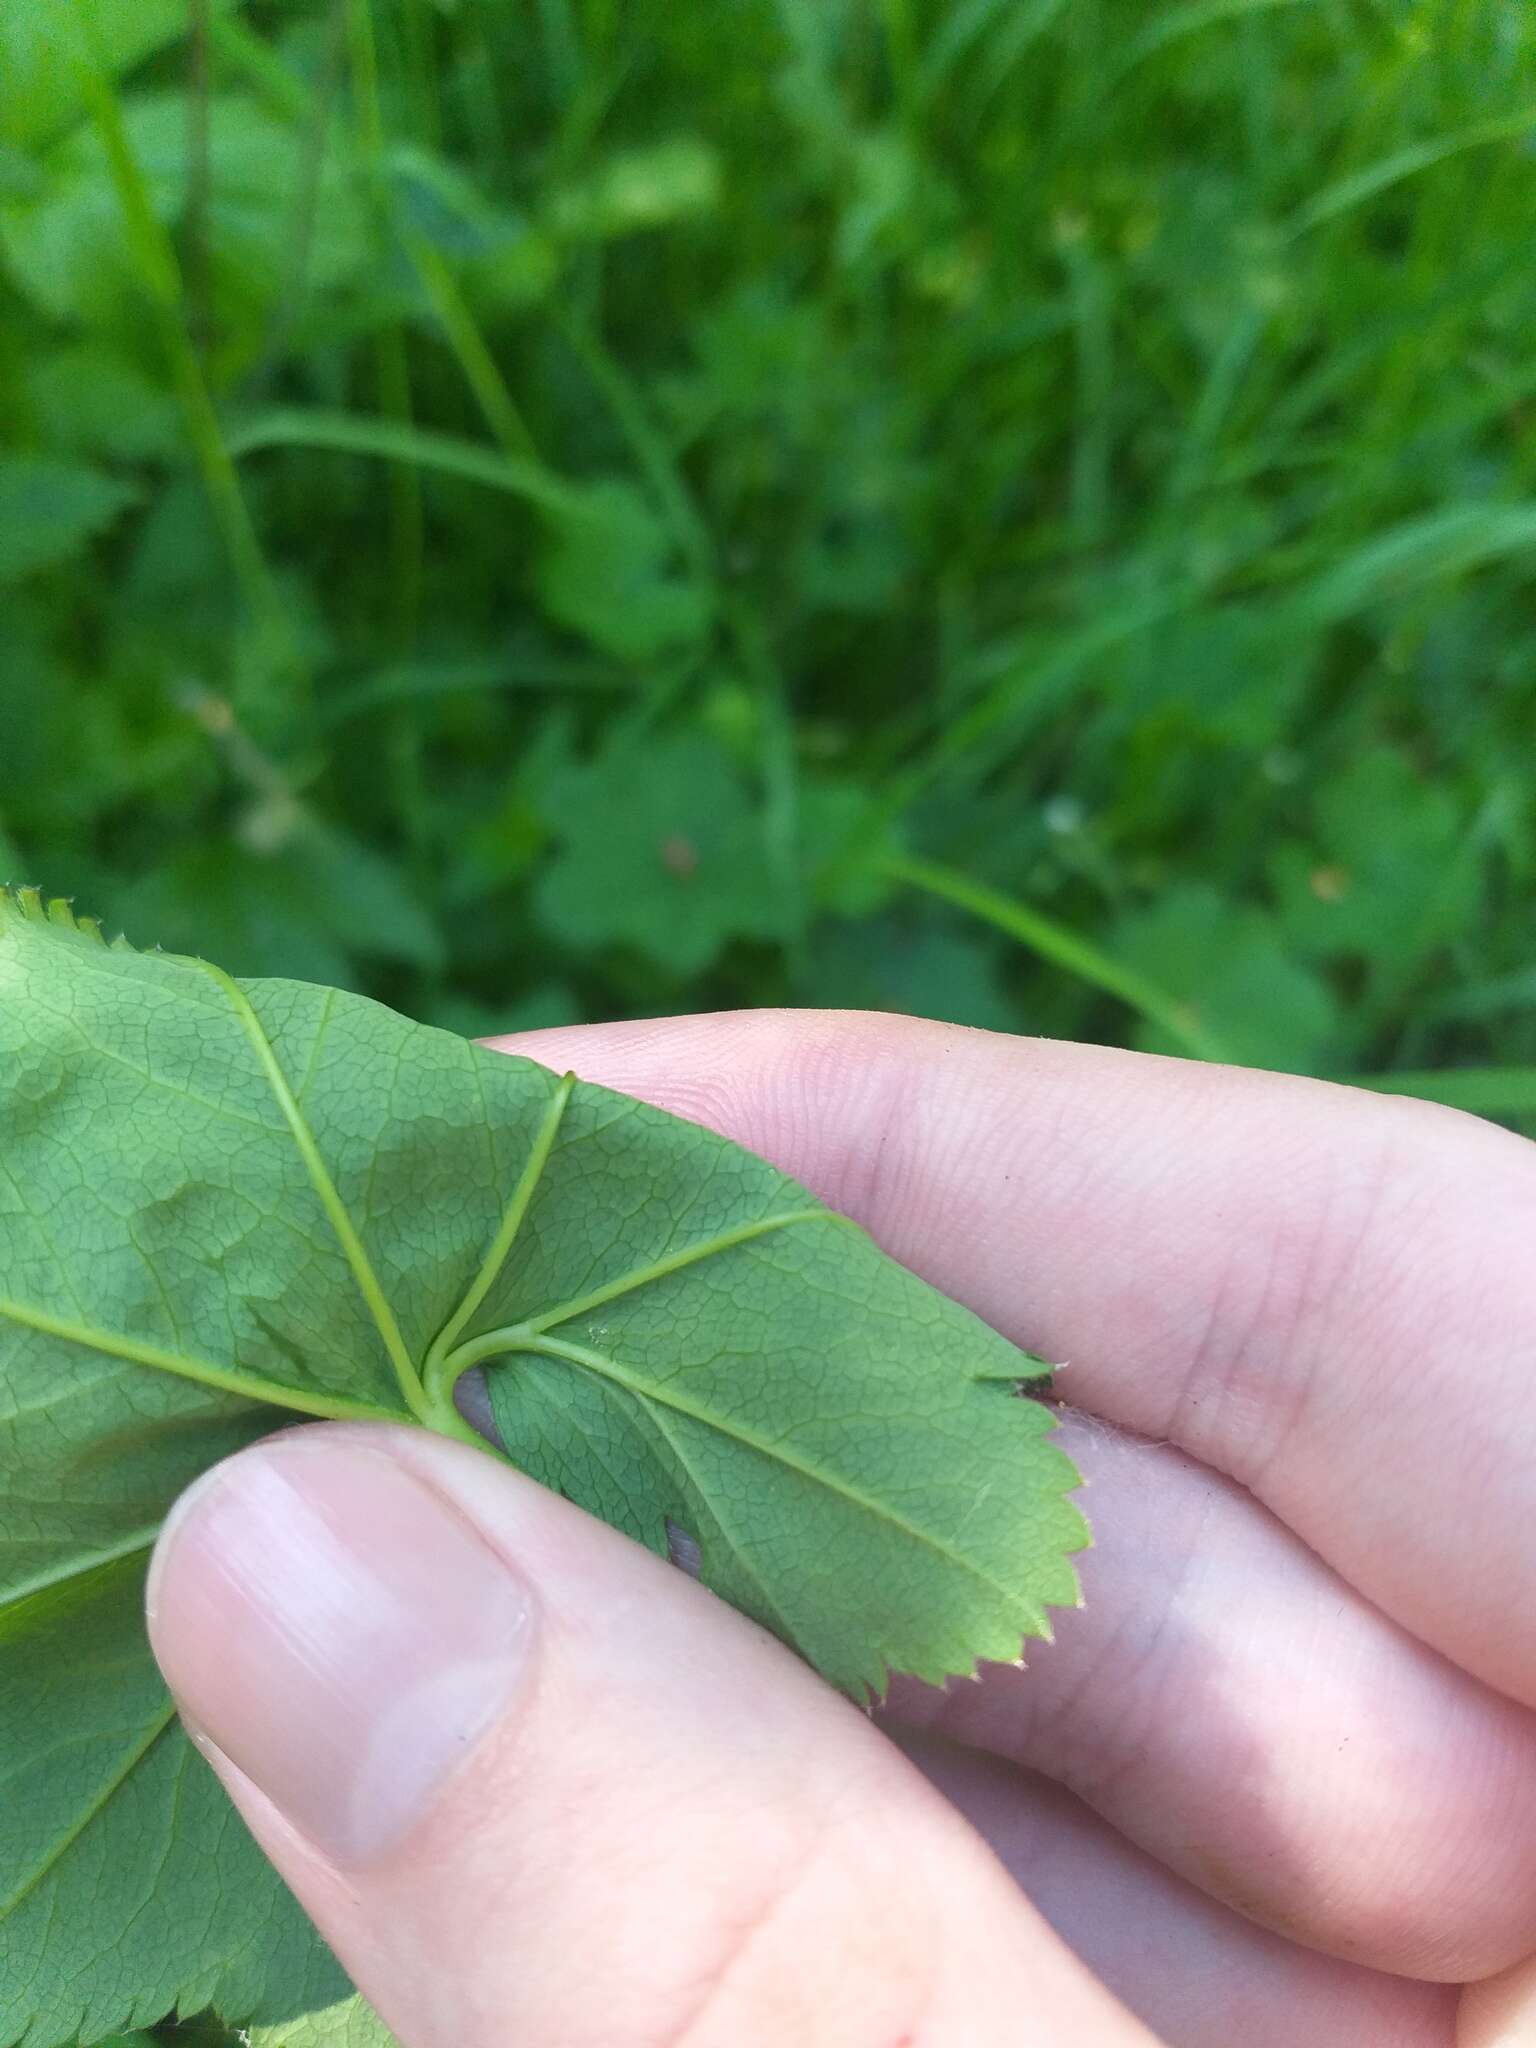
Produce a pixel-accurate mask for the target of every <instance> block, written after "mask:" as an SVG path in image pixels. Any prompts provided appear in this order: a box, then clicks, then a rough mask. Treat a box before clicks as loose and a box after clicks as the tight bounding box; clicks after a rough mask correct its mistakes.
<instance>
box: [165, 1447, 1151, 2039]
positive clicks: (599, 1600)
mask: <svg viewBox="0 0 1536 2048" xmlns="http://www.w3.org/2000/svg"><path fill="white" fill-rule="evenodd" d="M150 1623H151V1634H152V1638H153V1641H154V1646H155V1650H156V1653H157V1655H158V1656H159V1659H160V1662H161V1665H162V1667H163V1669H164V1671H165V1673H166V1676H167V1678H168V1680H169V1682H170V1684H171V1686H172V1688H173V1690H174V1691H175V1693H176V1696H177V1698H178V1700H179V1701H180V1703H181V1707H182V1710H183V1713H184V1714H185V1716H186V1717H187V1719H188V1721H189V1722H190V1724H191V1725H192V1727H193V1729H194V1731H195V1732H196V1733H197V1735H198V1738H199V1740H200V1742H201V1744H202V1746H203V1747H204V1749H205V1751H206V1753H207V1754H208V1756H209V1758H210V1761H211V1762H212V1764H213V1766H214V1768H215V1770H217V1771H218V1772H219V1774H220V1776H221V1777H222V1778H223V1780H224V1782H225V1784H226V1785H227V1786H228V1788H229V1790H230V1792H231V1793H232V1794H233V1796H234V1799H235V1801H236V1803H237V1804H238V1805H239V1807H240V1809H241V1811H242V1812H243V1814H244V1815H245V1818H246V1820H247V1821H248V1822H249V1823H250V1825H251V1827H252V1828H253V1829H254V1831H255V1833H256V1835H257V1837H258V1839H259V1840H260V1841H261V1843H262V1845H263V1847H264V1848H265V1849H266V1850H267V1852H268V1854H269V1855H270V1856H271V1857H272V1858H273V1860H274V1861H275V1862H276V1864H277V1866H278V1868H279V1869H280V1870H281V1871H282V1873H283V1875H284V1876H285V1877H286V1878H287V1880H288V1882H289V1883H290V1884H291V1885H292V1887H293V1889H294V1890H295V1891H296V1892H297V1893H298V1895H299V1897H300V1899H301V1900H302V1902H303V1903H304V1905H305V1906H306V1907H307V1908H308V1909H309V1911H310V1912H311V1913H312V1914H313V1916H314V1918H315V1920H316V1921H317V1922H318V1924H319V1926H320V1928H321V1930H322V1932H323V1933H324V1934H325V1935H326V1937H327V1938H328V1939H329V1941H330V1942H331V1944H332V1946H333V1947H334V1948H335V1950H336V1951H337V1953H338V1955H339V1956H340V1958H341V1960H342V1962H343V1963H344V1964H345V1966H346V1967H347V1969H348V1970H349V1971H350V1972H351V1973H352V1975H353V1976H354V1978H355V1979H356V1981H357V1983H358V1985H359V1987H360V1989H361V1990H363V1991H364V1992H365V1993H366V1994H367V1996H368V1997H369V1999H371V2000H372V2002H373V2003H374V2004H375V2005H376V2006H377V2008H378V2010H379V2012H380V2014H381V2015H382V2016H383V2018H384V2019H385V2020H386V2021H387V2022H388V2024H389V2025H390V2026H391V2027H392V2028H393V2029H394V2030H395V2032H396V2033H397V2034H398V2035H399V2037H400V2039H401V2040H402V2041H403V2042H404V2043H405V2044H406V2048H501V2044H505V2043H506V2042H508V2041H516V2042H518V2043H519V2044H521V2048H557V2044H558V2048H642V2044H644V2048H658V2044H663V2043H665V2044H667V2048H683V2044H684V2043H686V2044H687V2048H759V2044H760V2048H770V2044H771V2048H781V2044H783V2043H786V2042H793V2043H795V2044H796V2048H819V2044H827V2048H831V2044H834V2043H835V2044H836V2048H866V2044H867V2048H893V2044H911V2048H916V2044H917V2043H918V2042H919V2041H921V2043H922V2044H923V2048H944V2044H948V2043H951V2042H953V2043H956V2044H959V2043H964V2044H966V2048H984V2044H989V2043H992V2042H996V2043H999V2044H1003V2043H1006V2044H1009V2048H1013V2044H1018V2043H1021V2042H1027V2043H1029V2044H1031V2048H1033V2044H1040V2048H1046V2044H1050V2048H1054V2044H1057V2043H1060V2044H1063V2048H1065V2044H1068V2043H1070V2044H1072V2048H1148V2044H1149V2042H1150V2036H1148V2035H1147V2034H1146V2033H1145V2032H1144V2031H1143V2029H1142V2028H1141V2027H1140V2026H1139V2024H1138V2023H1137V2022H1135V2021H1134V2020H1132V2019H1130V2018H1129V2017H1127V2016H1126V2015H1125V2013H1124V2012H1123V2010H1122V2008H1121V2007H1120V2006H1119V2005H1118V2004H1117V2003H1116V2002H1115V2001H1114V2000H1113V1999H1111V1998H1110V1997H1109V1995H1108V1994H1107V1993H1106V1992H1104V1991H1102V1990H1101V1989H1100V1988H1099V1987H1098V1986H1097V1985H1096V1984H1095V1983H1094V1982H1093V1980H1092V1979H1091V1978H1090V1977H1089V1976H1088V1975H1087V1973H1086V1972H1085V1971H1084V1970H1083V1968H1082V1966H1081V1965H1080V1964H1079V1963H1078V1962H1077V1961H1076V1960H1075V1959H1074V1958H1073V1957H1072V1956H1071V1955H1070V1954H1069V1953H1068V1951H1066V1950H1065V1949H1063V1948H1062V1947H1061V1946H1060V1944H1059V1943H1058V1942H1057V1941H1056V1939H1055V1938H1054V1936H1053V1935H1051V1934H1050V1932H1049V1931H1048V1930H1047V1929H1046V1928H1045V1926H1044V1925H1043V1923H1042V1922H1041V1921H1040V1920H1038V1919H1037V1918H1036V1916H1035V1915H1034V1913H1033V1912H1032V1911H1031V1910H1030V1909H1029V1908H1028V1907H1027V1906H1026V1905H1025V1904H1024V1903H1023V1901H1022V1899H1021V1898H1020V1896H1019V1895H1018V1893H1017V1892H1016V1891H1015V1890H1014V1888H1013V1886H1012V1884H1011V1882H1010V1881H1009V1879H1008V1878H1007V1877H1006V1875H1005V1874H1004V1872H1003V1871H1002V1869H1001V1867H1000V1866H999V1865H998V1864H997V1863H996V1862H994V1860H993V1858H992V1856H991V1854H990V1852H989V1851H988V1850H987V1849H986V1848H985V1846H984V1845H983V1844H982V1842H981V1841H980V1839H979V1838H978V1837H977V1836H976V1835H975V1834H973V1833H972V1832H971V1830H970V1829H969V1827H968V1826H967V1825H966V1824H965V1823H964V1822H963V1821H962V1820H961V1819H960V1818H959V1816H958V1815H957V1814H956V1813H955V1812H954V1810H953V1809H952V1808H951V1807H949V1806H947V1805H946V1804H945V1803H944V1801H943V1800H942V1799H941V1798H940V1797H939V1795H938V1794H937V1793H936V1792H935V1791H934V1790H933V1789H932V1788H931V1787H930V1786H929V1785H928V1783H927V1781H926V1780H925V1779H924V1778H923V1777H922V1776H921V1775H920V1774H919V1773H918V1772H917V1770H916V1769H915V1768H914V1767H913V1766H912V1765H910V1764H909V1763H908V1762H907V1761H906V1760H905V1758H903V1757H902V1756H901V1755H900V1753H899V1752H898V1751H897V1750H896V1749H895V1748H893V1747H892V1746H891V1745H890V1744H888V1743H887V1742H886V1741H885V1739H884V1738H883V1737H882V1736H881V1735H880V1734H879V1733H878V1732H877V1731H876V1730H875V1729H874V1728H873V1727H872V1726H871V1724H870V1723H869V1722H868V1721H867V1720H866V1719H865V1718H864V1717H863V1716H862V1715H860V1714H859V1713H858V1712H856V1711H855V1710H854V1709H853V1708H851V1707H850V1706H849V1705H848V1704H847V1702H845V1701H844V1700H842V1699H840V1698H839V1697H838V1696H837V1695H836V1694H834V1693H832V1692H830V1691H829V1690H828V1689H827V1688H826V1687H824V1686H823V1685H822V1684H821V1683H820V1682H819V1681H818V1680H817V1679H816V1678H814V1677H813V1676H812V1674H811V1673H810V1672H808V1671H807V1670H805V1669H804V1668H803V1667H802V1666H801V1665H799V1664H798V1663H797V1662H796V1661H795V1659H794V1658H793V1657H791V1656H790V1655H789V1653H788V1652H787V1651H785V1650H784V1649H783V1648H782V1647H781V1646H780V1645H779V1644H777V1643H775V1642H773V1641H772V1640H771V1639H770V1638H769V1637H767V1636H766V1635H764V1634H763V1633H762V1631H760V1630H759V1629H757V1628H755V1627H754V1626H752V1625H751V1624H750V1623H748V1622H746V1621H744V1620H742V1619H741V1618H740V1617H739V1616H737V1615H736V1614H734V1613H733V1612H731V1611H730V1610H729V1609H727V1608H726V1607H724V1606H723V1605H721V1604H720V1603H719V1602H717V1601H715V1600H714V1599H713V1597H712V1596H711V1595H710V1594H708V1593H706V1592H704V1591H703V1590H702V1589H701V1588H700V1587H698V1586H697V1585H695V1584H694V1583H693V1582H692V1581H691V1580H689V1579H688V1578H686V1577H685V1576H684V1575H683V1574H682V1573H680V1572H676V1571H673V1570H671V1569H669V1567H668V1566H666V1565H665V1564H663V1563H662V1562H661V1561H660V1560H659V1559H657V1558H655V1557H652V1556H651V1555H650V1554H649V1553H648V1552H646V1551H645V1550H643V1549H641V1548H640V1546H638V1545H637V1544H633V1543H631V1542H629V1541H627V1540H626V1539H625V1538H623V1537H621V1536H619V1535H617V1534H615V1532H614V1531H612V1530H610V1529H607V1528H605V1527H603V1526H602V1525H601V1524H599V1523H597V1522H595V1521H593V1520H591V1519H590V1518H589V1517H587V1516H586V1515H584V1514H582V1513H581V1512H579V1511H578V1510H577V1509H575V1508H573V1507H572V1506H570V1504H569V1503H567V1502H565V1501H563V1500H561V1499H559V1498H558V1497H556V1496H554V1495H552V1494H549V1493H546V1492H545V1491H544V1490H543V1489H542V1488H540V1487H538V1486H535V1485H534V1484H533V1483H532V1482H531V1481H530V1480H528V1479H525V1478H523V1477H522V1476H521V1475H520V1474H518V1473H517V1472H515V1471H513V1470H512V1468H511V1467H509V1466H506V1465H502V1464H500V1463H498V1462H497V1461H495V1460H493V1459H491V1458H489V1457H486V1456H483V1455H482V1454H481V1453H479V1452H478V1451H476V1450H474V1449H471V1448H468V1447H465V1446H461V1445H456V1444H452V1443H448V1442H446V1441H443V1440H441V1439H436V1438H431V1437H428V1436H427V1435H426V1434H425V1433H424V1432H420V1431H411V1430H397V1429H391V1428H387V1427H384V1428H379V1427H374V1426H371V1425H363V1426H352V1427H347V1426H330V1425H327V1426H321V1427H313V1428H307V1429H302V1430H299V1431H296V1432H293V1433H291V1434H288V1435H284V1436H279V1437H275V1438H272V1439H270V1440H269V1441H267V1442H266V1443H264V1444H260V1445H257V1446H256V1447H255V1448H253V1449H251V1450H248V1451H245V1452H242V1453H241V1454H240V1455H239V1456H238V1457H236V1458H234V1459H232V1460H231V1461H230V1462H229V1463H227V1464H225V1465H222V1466H220V1467H218V1468H216V1469H215V1470H214V1471H213V1472H212V1473H211V1474H210V1475H208V1476H207V1477H206V1478H205V1479H203V1480H202V1481H201V1482H200V1483H199V1484H198V1486H197V1487H195V1488H194V1489H193V1491H192V1492H191V1494H190V1495H188V1496H187V1497H186V1498H185V1499H184V1500H183V1501H182V1502H181V1504H180V1506H179V1507H178V1509H177V1510H176V1512H175V1514H174V1515H173V1516H172V1518H171V1521H170V1523H169V1524H168V1525H167V1528H166V1530H165V1532H164V1534H163V1535H162V1537H161V1540H160V1545H159V1549H158V1551H157V1553H156V1559H155V1566H154V1571H153V1573H152V1576H151V1581H150Z"/></svg>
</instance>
